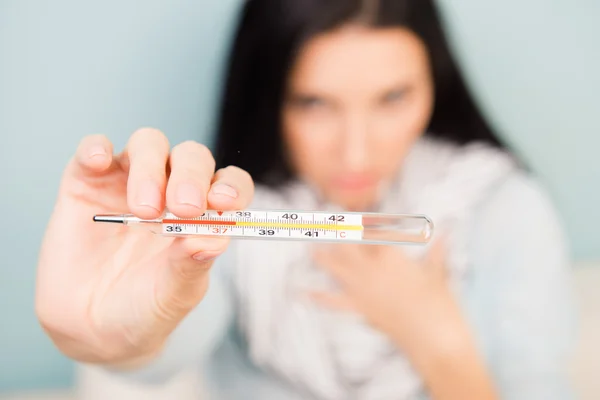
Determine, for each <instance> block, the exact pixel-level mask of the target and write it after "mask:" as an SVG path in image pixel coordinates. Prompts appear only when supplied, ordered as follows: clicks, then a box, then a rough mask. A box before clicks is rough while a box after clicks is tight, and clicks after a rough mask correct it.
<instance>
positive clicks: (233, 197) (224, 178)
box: [208, 166, 254, 210]
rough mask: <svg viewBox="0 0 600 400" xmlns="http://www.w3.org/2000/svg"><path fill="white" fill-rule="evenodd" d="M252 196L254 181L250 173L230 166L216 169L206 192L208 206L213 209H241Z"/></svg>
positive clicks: (246, 205) (247, 203)
mask: <svg viewBox="0 0 600 400" xmlns="http://www.w3.org/2000/svg"><path fill="white" fill-rule="evenodd" d="M253 196H254V182H253V181H252V178H251V177H250V174H249V173H247V172H246V171H244V170H243V169H240V168H238V167H234V166H230V167H226V168H223V169H220V170H218V171H217V172H216V173H215V175H214V177H213V183H212V185H211V188H210V192H209V193H208V207H209V208H210V209H213V210H241V209H244V208H246V207H248V205H249V204H250V202H251V201H252V197H253Z"/></svg>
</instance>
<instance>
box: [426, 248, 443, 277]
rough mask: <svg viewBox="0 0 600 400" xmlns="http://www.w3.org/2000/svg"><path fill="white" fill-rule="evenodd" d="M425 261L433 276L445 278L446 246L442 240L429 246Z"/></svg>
mask: <svg viewBox="0 0 600 400" xmlns="http://www.w3.org/2000/svg"><path fill="white" fill-rule="evenodd" d="M425 259H426V263H427V265H428V266H429V268H430V270H431V271H432V272H433V273H434V274H436V275H438V276H440V277H442V278H446V264H445V259H446V246H445V243H444V241H443V240H442V239H438V240H436V241H434V242H433V243H432V244H431V248H430V249H429V252H428V253H427V255H426V257H425Z"/></svg>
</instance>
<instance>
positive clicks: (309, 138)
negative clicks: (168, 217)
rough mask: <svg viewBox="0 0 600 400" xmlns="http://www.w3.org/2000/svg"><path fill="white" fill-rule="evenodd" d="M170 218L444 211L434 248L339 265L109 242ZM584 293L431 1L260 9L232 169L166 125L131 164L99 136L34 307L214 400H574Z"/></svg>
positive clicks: (82, 165) (548, 214)
mask: <svg viewBox="0 0 600 400" xmlns="http://www.w3.org/2000/svg"><path fill="white" fill-rule="evenodd" d="M215 160H216V161H215ZM215 165H216V167H217V168H218V169H217V172H216V173H214V171H215ZM165 207H167V208H168V209H169V210H170V211H172V212H173V213H175V214H176V215H178V216H180V217H195V216H198V215H200V214H202V212H203V211H204V210H206V209H207V208H209V209H218V210H238V209H244V208H248V207H251V208H267V209H300V210H331V211H332V212H336V211H339V210H352V211H378V212H396V213H425V214H428V215H429V216H430V217H432V218H433V220H434V222H435V224H436V234H435V239H436V240H435V242H434V244H433V245H432V246H427V247H425V248H420V247H411V248H408V247H406V248H404V247H403V248H396V247H390V246H348V245H337V246H328V247H326V248H323V246H309V245H307V244H305V243H291V242H284V243H281V242H272V241H235V242H231V243H229V242H228V241H227V240H226V239H225V238H193V239H192V238H188V239H167V238H164V237H156V236H154V235H152V234H150V233H148V232H147V231H145V230H142V231H137V230H135V229H131V228H124V229H121V228H118V227H115V226H110V225H109V226H100V225H97V224H94V223H93V222H91V216H92V215H94V214H97V213H106V212H129V211H131V212H133V213H135V214H136V215H137V216H139V217H140V218H147V219H150V218H156V217H158V216H160V214H161V212H162V211H163V210H164V209H165ZM73 244H75V246H74V245H73ZM226 248H227V251H226V252H225V249H226ZM215 259H216V260H217V261H216V262H215ZM213 263H214V264H215V265H214V266H213ZM209 270H210V271H211V272H210V273H209ZM568 275H569V272H568V268H567V258H566V250H565V243H564V239H563V237H562V231H561V229H560V226H559V224H558V222H557V218H556V215H555V212H554V211H553V209H552V207H551V206H550V205H549V202H548V200H547V198H546V196H545V194H544V193H543V191H542V190H541V189H540V188H539V187H538V186H537V184H536V183H535V181H534V180H532V178H531V177H529V176H528V175H527V174H526V173H525V172H524V171H523V170H522V169H521V168H520V167H519V166H518V164H517V163H516V162H515V160H514V157H512V156H511V155H510V152H509V150H508V149H507V148H506V146H504V145H503V144H502V143H501V141H500V140H498V138H497V137H496V136H495V135H494V134H493V132H492V131H491V129H490V127H489V126H488V125H487V123H486V121H485V120H484V118H483V117H482V116H481V114H480V113H479V111H478V110H477V107H476V105H475V104H474V102H473V101H472V99H471V97H470V95H469V93H468V91H467V88H466V86H465V84H464V82H463V80H462V78H461V75H460V73H459V71H458V69H457V67H456V65H455V63H454V60H453V58H452V56H451V53H450V51H449V48H448V45H447V43H446V39H445V37H444V35H443V32H442V29H441V25H440V21H439V20H438V17H437V14H436V10H435V7H434V5H433V4H432V2H431V1H428V0H380V1H376V0H372V1H369V0H365V1H359V0H355V1H349V0H328V1H317V0H301V1H300V0H251V1H248V2H247V3H246V4H245V6H244V10H243V15H242V20H241V23H240V27H239V30H238V34H237V37H236V40H235V43H234V47H233V51H232V58H231V63H230V66H229V71H228V76H227V82H226V88H225V92H224V99H223V107H222V113H221V118H220V127H219V134H218V143H217V146H216V152H215V157H214V158H213V156H212V154H211V153H210V151H209V150H208V149H207V148H206V147H204V146H202V145H199V144H197V143H195V142H185V143H181V144H178V145H176V146H175V147H174V148H173V149H172V150H170V146H169V143H168V142H167V140H166V138H165V136H164V135H163V134H162V133H161V132H158V131H156V130H153V129H141V130H139V131H137V132H135V133H134V134H133V135H132V137H131V139H130V141H129V143H128V145H127V149H126V151H125V152H123V153H122V154H120V155H117V156H113V155H112V145H111V144H110V142H108V140H107V139H106V138H104V137H102V136H89V137H87V138H85V139H84V140H83V141H82V143H81V145H80V147H79V149H78V151H77V153H76V156H75V157H74V158H73V160H72V161H71V162H70V163H69V165H68V167H67V169H66V171H65V175H64V179H63V182H62V185H61V190H60V195H59V198H58V200H57V204H56V209H55V210H54V213H53V215H52V218H51V221H50V224H49V227H48V230H47V232H46V236H45V239H44V243H43V246H42V252H41V257H40V265H39V276H38V288H37V301H36V306H37V313H38V315H39V318H40V321H41V323H42V325H43V326H44V327H45V329H46V331H47V332H48V334H49V335H50V337H51V338H52V339H53V340H54V342H55V343H56V345H57V346H58V348H59V349H60V350H61V351H62V352H63V353H64V354H66V355H68V356H69V357H72V358H73V359H75V360H78V361H82V362H87V363H95V364H101V365H104V366H106V367H107V369H108V370H111V371H113V372H114V373H116V374H119V375H123V376H125V377H129V378H130V379H142V380H150V381H156V380H158V379H163V378H165V377H167V376H169V375H170V374H171V373H172V372H174V371H175V370H177V369H178V368H181V367H182V366H184V365H187V364H196V365H198V364H203V365H206V366H207V368H206V374H207V375H206V377H207V380H208V382H209V383H210V386H211V389H212V390H213V392H214V398H218V399H227V398H244V399H245V398H268V399H300V398H302V399H307V398H318V399H349V398H356V399H416V398H424V397H429V398H432V399H467V398H468V399H499V398H503V399H545V400H548V399H566V398H570V392H569V388H568V384H567V381H566V378H565V375H564V374H563V368H564V367H565V366H566V360H567V359H566V356H567V354H568V352H567V350H568V345H569V339H570V337H569V326H570V313H569V311H570V309H569V305H570V301H571V298H570V293H569V290H568V289H569V288H568V286H567V283H566V282H568ZM209 276H210V286H209ZM208 287H210V290H207V288H208Z"/></svg>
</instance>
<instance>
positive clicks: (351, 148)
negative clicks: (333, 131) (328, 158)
mask: <svg viewBox="0 0 600 400" xmlns="http://www.w3.org/2000/svg"><path fill="white" fill-rule="evenodd" d="M344 133H345V134H344V135H343V136H342V141H343V143H342V144H341V146H342V150H343V162H344V166H345V167H346V169H347V170H349V171H362V170H364V169H365V167H366V165H367V164H368V162H369V153H368V146H367V144H368V138H369V129H368V121H367V118H365V117H362V116H360V115H353V116H350V117H348V118H347V120H346V124H345V128H344Z"/></svg>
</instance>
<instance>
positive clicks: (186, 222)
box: [93, 210, 433, 244]
mask: <svg viewBox="0 0 600 400" xmlns="http://www.w3.org/2000/svg"><path fill="white" fill-rule="evenodd" d="M93 219H94V221H96V222H108V223H119V224H124V225H127V226H135V225H137V226H141V227H145V228H147V229H150V230H151V231H152V232H154V233H156V234H159V235H165V236H184V235H202V236H230V237H232V238H241V239H256V240H261V239H273V240H305V241H307V240H308V241H327V242H353V243H366V244H406V243H417V244H426V243H428V242H429V241H430V239H431V236H432V234H433V222H432V221H431V220H430V219H429V218H428V217H427V216H425V215H417V214H384V213H358V212H341V213H337V212H335V213H334V212H330V211H299V210H239V211H217V210H207V211H206V212H205V213H204V214H202V215H201V216H199V217H196V218H179V217H177V216H175V215H174V214H173V213H171V212H168V211H167V212H165V213H164V214H163V215H162V217H161V218H157V219H140V218H138V217H136V216H134V215H133V214H102V215H95V216H94V218H93Z"/></svg>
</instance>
